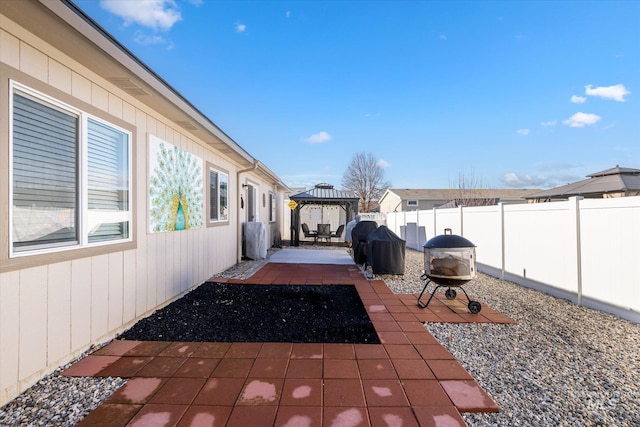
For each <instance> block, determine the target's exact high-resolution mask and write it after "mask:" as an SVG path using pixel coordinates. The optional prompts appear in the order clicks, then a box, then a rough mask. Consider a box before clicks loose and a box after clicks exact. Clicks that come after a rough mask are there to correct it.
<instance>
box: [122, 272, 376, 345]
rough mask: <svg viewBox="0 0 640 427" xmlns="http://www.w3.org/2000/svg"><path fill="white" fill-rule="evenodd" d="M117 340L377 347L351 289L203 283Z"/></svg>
mask: <svg viewBox="0 0 640 427" xmlns="http://www.w3.org/2000/svg"><path fill="white" fill-rule="evenodd" d="M119 338H121V339H126V340H141V341H197V342H204V341H213V342H294V343H365V344H379V343H380V340H379V339H378V335H377V334H376V332H375V329H374V328H373V325H372V324H371V321H370V319H369V316H368V315H367V313H366V311H365V309H364V306H363V304H362V301H361V300H360V297H359V296H358V292H357V291H356V289H355V287H353V286H350V285H324V286H319V285H239V284H217V283H205V284H203V285H201V286H200V287H198V288H197V289H195V290H193V291H192V292H189V293H188V294H186V295H185V296H183V297H182V298H180V299H178V300H176V301H174V302H173V303H171V304H169V305H168V306H166V307H164V308H162V309H160V310H158V311H156V312H155V313H153V314H152V315H151V316H149V317H147V318H145V319H142V320H141V321H139V322H138V323H136V324H135V325H134V326H133V327H132V328H131V329H129V330H127V331H126V332H124V333H123V334H122V335H121V336H120V337H119Z"/></svg>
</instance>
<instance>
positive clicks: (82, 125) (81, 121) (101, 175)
mask: <svg viewBox="0 0 640 427" xmlns="http://www.w3.org/2000/svg"><path fill="white" fill-rule="evenodd" d="M11 93H12V103H11V105H12V123H11V153H12V156H11V178H12V185H11V197H12V201H13V206H12V211H11V222H12V227H11V230H12V232H11V250H12V253H13V254H16V255H17V254H27V253H36V252H48V251H53V250H58V249H62V248H72V247H83V246H93V245H98V244H105V243H114V242H118V243H119V242H122V241H127V240H131V238H130V222H131V208H130V206H131V201H130V197H131V184H130V182H131V162H130V158H131V154H130V151H131V142H130V140H131V134H130V133H128V132H126V131H124V130H122V129H119V128H117V127H115V126H114V125H111V124H109V123H106V122H103V121H101V120H99V119H98V118H95V117H91V116H90V115H89V114H87V113H85V112H82V111H79V110H77V109H74V108H73V107H71V106H69V105H66V104H63V103H62V102H59V101H57V100H54V99H52V98H49V97H47V96H45V95H42V94H40V93H38V92H36V91H34V90H31V89H29V88H27V87H24V86H22V85H19V84H17V83H12V92H11Z"/></svg>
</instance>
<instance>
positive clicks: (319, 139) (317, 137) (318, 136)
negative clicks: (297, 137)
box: [303, 131, 332, 144]
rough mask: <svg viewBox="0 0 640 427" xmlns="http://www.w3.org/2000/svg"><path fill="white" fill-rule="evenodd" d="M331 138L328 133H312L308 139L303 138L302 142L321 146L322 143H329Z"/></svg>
mask: <svg viewBox="0 0 640 427" xmlns="http://www.w3.org/2000/svg"><path fill="white" fill-rule="evenodd" d="M331 139H332V137H331V135H329V133H328V132H325V131H322V132H318V133H314V134H313V135H311V136H310V137H308V138H304V139H303V141H305V142H308V143H309V144H321V143H323V142H327V141H331Z"/></svg>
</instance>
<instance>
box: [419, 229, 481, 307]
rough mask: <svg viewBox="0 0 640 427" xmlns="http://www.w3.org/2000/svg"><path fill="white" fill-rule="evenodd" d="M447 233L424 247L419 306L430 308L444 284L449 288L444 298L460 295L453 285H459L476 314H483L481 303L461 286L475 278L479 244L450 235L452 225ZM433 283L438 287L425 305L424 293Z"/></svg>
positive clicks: (446, 230) (449, 298) (433, 239)
mask: <svg viewBox="0 0 640 427" xmlns="http://www.w3.org/2000/svg"><path fill="white" fill-rule="evenodd" d="M444 232H445V234H442V235H439V236H436V237H434V238H432V239H431V240H429V241H428V242H427V243H425V244H424V246H423V248H424V274H423V275H422V276H420V280H422V281H424V282H425V284H424V288H422V292H420V295H419V296H418V306H419V307H420V308H427V306H429V303H430V302H431V300H432V299H433V296H434V295H435V293H436V291H437V290H438V289H440V288H442V287H446V288H447V290H446V291H445V293H444V295H445V297H446V298H447V299H448V300H452V299H454V298H455V297H456V296H457V292H456V291H455V290H454V289H452V288H454V287H458V288H460V289H461V290H462V292H464V295H465V296H466V297H467V300H468V301H469V304H468V306H467V307H468V308H469V311H470V312H471V313H473V314H477V313H480V310H482V305H481V304H480V303H479V302H478V301H473V300H472V299H471V298H469V294H467V291H466V290H465V289H464V288H463V287H462V286H463V285H465V284H466V283H467V282H469V281H471V280H472V279H474V278H475V277H476V247H475V245H474V244H473V243H471V242H470V241H469V240H467V239H465V238H464V237H462V236H456V235H454V234H451V229H450V228H447V229H445V231H444ZM431 282H433V283H434V284H435V285H436V286H435V288H434V289H433V291H432V292H431V296H430V297H429V300H428V301H427V303H426V304H425V303H423V302H422V301H421V300H422V296H423V295H424V293H425V292H426V291H427V287H428V286H429V284H430V283H431Z"/></svg>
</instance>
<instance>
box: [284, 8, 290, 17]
mask: <svg viewBox="0 0 640 427" xmlns="http://www.w3.org/2000/svg"><path fill="white" fill-rule="evenodd" d="M285 16H286V17H287V18H290V17H291V11H289V10H287V13H286V14H285Z"/></svg>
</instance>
